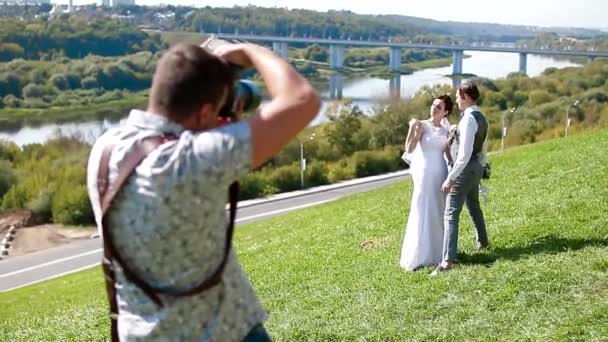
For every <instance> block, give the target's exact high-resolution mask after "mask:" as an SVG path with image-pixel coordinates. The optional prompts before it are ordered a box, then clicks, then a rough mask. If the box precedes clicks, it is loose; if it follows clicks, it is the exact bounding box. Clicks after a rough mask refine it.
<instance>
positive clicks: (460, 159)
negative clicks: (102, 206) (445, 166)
mask: <svg viewBox="0 0 608 342" xmlns="http://www.w3.org/2000/svg"><path fill="white" fill-rule="evenodd" d="M458 126H459V127H458V129H459V130H460V144H459V145H458V155H457V156H456V161H455V162H454V167H453V168H452V170H450V173H448V178H449V179H451V180H452V181H455V180H456V178H458V176H460V174H461V173H462V171H463V170H464V168H465V167H466V166H467V164H468V163H469V160H471V155H472V154H473V144H474V143H475V133H476V132H477V121H476V120H475V117H474V116H473V115H471V114H466V116H465V117H464V118H463V120H461V121H460V123H459V124H458Z"/></svg>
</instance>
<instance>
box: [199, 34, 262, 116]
mask: <svg viewBox="0 0 608 342" xmlns="http://www.w3.org/2000/svg"><path fill="white" fill-rule="evenodd" d="M224 44H232V43H231V42H229V41H226V40H223V39H218V38H217V37H215V35H211V36H210V37H209V38H208V39H207V40H206V41H205V42H203V43H202V44H201V47H202V48H204V49H207V50H208V51H213V49H215V48H217V47H218V46H220V45H224ZM231 68H232V69H233V72H234V74H235V75H238V77H237V78H240V76H241V72H242V71H243V70H242V68H241V67H240V66H238V65H235V64H231ZM261 102H262V92H261V91H260V89H259V88H258V86H256V84H255V83H254V82H252V81H250V80H245V79H237V81H235V83H234V86H233V87H232V89H230V91H229V93H228V98H227V99H226V104H225V105H224V106H223V107H222V108H221V109H220V111H219V121H220V124H221V125H223V124H227V123H230V122H235V121H238V119H239V118H238V117H237V115H236V113H237V112H238V111H239V109H240V110H242V112H250V111H253V110H255V109H256V108H257V107H258V106H259V105H260V103H261ZM239 106H241V108H239Z"/></svg>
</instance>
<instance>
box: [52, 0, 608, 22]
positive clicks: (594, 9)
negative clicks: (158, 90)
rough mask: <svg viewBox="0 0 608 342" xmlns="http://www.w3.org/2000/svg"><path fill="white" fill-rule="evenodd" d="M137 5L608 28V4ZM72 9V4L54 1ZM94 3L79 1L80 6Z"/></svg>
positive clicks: (331, 0)
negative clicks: (296, 10) (275, 9)
mask: <svg viewBox="0 0 608 342" xmlns="http://www.w3.org/2000/svg"><path fill="white" fill-rule="evenodd" d="M135 1H136V3H137V4H138V5H158V4H159V3H160V2H162V3H163V4H172V5H188V6H211V7H232V6H234V5H238V6H247V5H249V4H251V5H256V6H261V7H287V8H290V9H291V8H306V9H311V10H317V11H327V10H329V9H334V10H342V9H347V10H350V11H353V12H355V13H359V14H400V15H408V16H414V17H423V18H430V19H436V20H443V21H445V20H450V21H460V22H487V23H499V24H515V25H530V26H561V27H587V28H608V20H607V19H608V14H607V13H608V1H607V0H500V1H499V0H464V1H463V0H460V1H458V0H422V1H420V0H371V1H370V0H348V1H347V0H306V1H302V0H276V1H275V0H246V1H237V0H135ZM54 2H58V3H67V0H55V1H54ZM93 2H95V0H74V4H75V5H79V4H83V3H93Z"/></svg>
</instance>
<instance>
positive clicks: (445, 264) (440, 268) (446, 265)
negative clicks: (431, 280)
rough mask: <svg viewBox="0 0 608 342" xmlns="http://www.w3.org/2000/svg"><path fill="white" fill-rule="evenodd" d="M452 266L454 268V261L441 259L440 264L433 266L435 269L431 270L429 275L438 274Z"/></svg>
mask: <svg viewBox="0 0 608 342" xmlns="http://www.w3.org/2000/svg"><path fill="white" fill-rule="evenodd" d="M452 268H454V263H453V262H451V261H443V262H442V263H441V264H439V266H437V268H435V270H434V271H433V273H431V277H434V276H436V275H438V274H439V273H442V272H447V271H449V270H451V269H452Z"/></svg>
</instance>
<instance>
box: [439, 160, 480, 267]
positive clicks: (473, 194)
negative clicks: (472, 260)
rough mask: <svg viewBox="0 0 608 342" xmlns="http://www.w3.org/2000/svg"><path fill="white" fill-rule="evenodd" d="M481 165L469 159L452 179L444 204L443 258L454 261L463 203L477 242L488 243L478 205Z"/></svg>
mask: <svg viewBox="0 0 608 342" xmlns="http://www.w3.org/2000/svg"><path fill="white" fill-rule="evenodd" d="M482 169H483V167H482V165H481V163H480V162H479V161H477V160H476V159H474V160H471V161H470V162H469V163H468V164H467V166H466V167H465V169H464V170H463V171H462V173H461V174H460V176H458V178H456V180H455V181H454V186H453V187H452V190H451V191H450V193H449V194H448V196H447V200H446V206H445V216H444V219H443V223H444V233H443V234H444V235H443V260H444V261H454V260H456V254H457V252H458V224H459V221H460V212H461V211H462V206H463V204H465V203H466V205H467V209H468V210H469V214H470V215H471V218H472V219H473V224H474V225H475V230H476V232H477V234H476V235H477V244H478V245H479V246H483V247H485V246H487V245H488V233H487V232H486V222H485V220H484V218H483V212H482V211H481V206H480V205H479V183H480V181H481V172H482Z"/></svg>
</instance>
